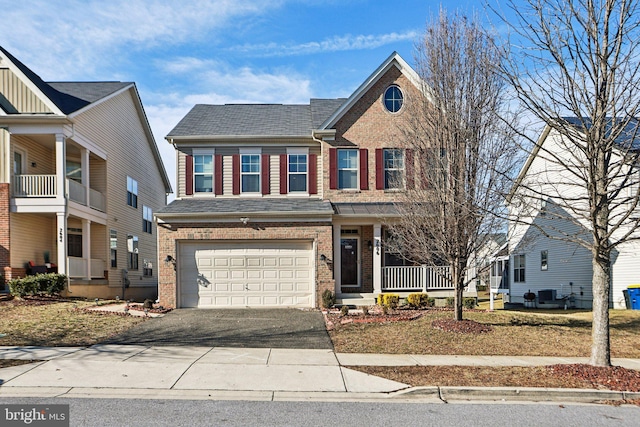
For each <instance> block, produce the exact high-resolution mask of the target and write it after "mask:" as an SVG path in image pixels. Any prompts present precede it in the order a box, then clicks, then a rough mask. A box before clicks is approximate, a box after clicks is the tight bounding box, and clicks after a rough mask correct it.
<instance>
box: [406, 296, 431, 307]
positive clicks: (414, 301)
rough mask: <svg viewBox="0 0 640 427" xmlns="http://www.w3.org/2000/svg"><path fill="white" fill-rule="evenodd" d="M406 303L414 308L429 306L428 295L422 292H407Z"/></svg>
mask: <svg viewBox="0 0 640 427" xmlns="http://www.w3.org/2000/svg"><path fill="white" fill-rule="evenodd" d="M407 304H409V305H410V306H411V307H415V308H421V307H429V295H427V294H426V293H424V292H422V293H415V294H409V295H407Z"/></svg>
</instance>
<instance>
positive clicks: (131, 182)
mask: <svg viewBox="0 0 640 427" xmlns="http://www.w3.org/2000/svg"><path fill="white" fill-rule="evenodd" d="M127 205H129V206H132V207H134V208H137V207H138V181H136V180H135V179H133V178H131V177H130V176H128V177H127Z"/></svg>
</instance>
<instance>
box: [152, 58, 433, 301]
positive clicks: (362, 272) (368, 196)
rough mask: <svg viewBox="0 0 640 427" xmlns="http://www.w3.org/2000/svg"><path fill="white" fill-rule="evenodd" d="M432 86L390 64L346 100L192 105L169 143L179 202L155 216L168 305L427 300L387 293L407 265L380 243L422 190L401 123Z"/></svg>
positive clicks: (403, 66) (398, 62)
mask: <svg viewBox="0 0 640 427" xmlns="http://www.w3.org/2000/svg"><path fill="white" fill-rule="evenodd" d="M422 87H423V86H422V81H421V79H420V78H419V76H418V75H417V73H416V72H415V71H414V70H413V69H412V68H411V67H410V66H409V65H408V64H407V63H406V62H405V61H404V60H403V59H402V58H401V57H400V56H399V55H398V54H397V53H393V54H392V55H391V56H389V58H387V60H385V61H384V62H383V63H382V64H381V65H380V67H378V69H376V70H375V71H374V72H373V73H372V74H371V75H370V76H369V77H368V78H367V79H366V80H365V81H364V82H363V83H362V84H361V85H360V87H358V89H357V90H356V91H355V92H354V93H353V94H352V95H351V96H350V97H349V98H344V99H311V100H310V102H309V104H304V105H251V104H245V105H196V106H195V107H194V108H193V109H192V110H191V111H190V112H189V113H188V114H187V115H186V116H185V117H184V118H183V119H182V120H181V121H180V122H179V123H178V125H177V126H176V127H175V128H174V129H173V130H172V131H171V132H170V133H169V134H168V135H167V137H166V138H167V140H168V141H169V142H170V143H172V144H173V145H174V146H175V149H176V152H177V166H178V167H177V170H178V172H177V174H178V177H177V178H178V179H177V186H178V189H177V197H176V200H175V201H173V202H172V203H171V204H170V205H169V206H167V207H166V208H165V209H163V210H162V211H160V212H158V213H157V218H158V237H159V245H158V246H159V254H160V258H161V260H162V259H163V257H164V262H162V261H161V262H160V263H159V264H160V281H159V283H160V285H159V286H160V289H159V295H160V302H161V304H164V305H168V306H178V307H247V306H249V307H253V306H256V307H257V306H296V307H316V306H319V305H320V301H321V299H320V298H321V294H322V292H323V291H324V290H325V289H329V290H331V291H333V292H335V293H336V295H337V296H338V298H339V299H343V300H344V299H346V298H348V297H358V298H360V300H359V301H360V303H366V302H373V296H375V295H377V294H379V293H380V292H383V291H385V290H390V289H395V290H411V289H413V290H415V289H416V288H420V285H417V284H416V282H415V281H412V283H410V284H409V283H407V284H406V286H404V287H403V286H400V287H397V286H396V285H397V280H395V281H394V284H392V283H390V278H392V276H393V274H392V273H395V272H394V271H391V270H392V269H393V268H394V267H397V266H398V264H402V262H399V261H400V260H399V258H398V257H397V256H394V254H390V253H385V248H384V244H383V239H384V233H385V227H384V224H385V223H386V222H387V221H390V220H393V218H394V216H397V214H396V210H395V208H394V202H396V201H398V200H399V194H401V192H402V191H403V190H404V189H405V188H408V187H410V186H412V185H414V182H415V177H414V171H415V164H416V159H414V156H413V155H412V150H410V149H408V148H406V147H405V144H404V143H403V138H402V136H401V132H400V131H399V129H400V127H399V124H400V123H399V121H401V120H403V114H404V113H405V112H406V111H407V110H408V108H407V106H406V104H407V103H408V102H411V99H412V98H414V99H415V97H417V96H423V95H422V92H421V90H422ZM398 268H404V267H398ZM406 268H417V269H420V268H421V267H406ZM385 269H387V270H386V271H385ZM405 273H407V274H414V273H413V272H411V273H410V272H408V271H407V272H405ZM394 277H395V276H394ZM406 277H408V276H406ZM392 285H393V286H392ZM367 297H368V299H367Z"/></svg>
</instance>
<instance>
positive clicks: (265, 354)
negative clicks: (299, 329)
mask: <svg viewBox="0 0 640 427" xmlns="http://www.w3.org/2000/svg"><path fill="white" fill-rule="evenodd" d="M0 359H21V360H40V361H41V362H34V363H31V364H26V365H21V366H15V367H10V368H4V369H0V385H1V386H0V398H1V397H27V396H28V397H112V398H115V397H118V398H138V399H140V398H143V399H219V400H230V399H232V400H236V399H242V400H323V401H333V400H348V401H372V400H380V399H384V400H393V401H421V402H425V401H429V402H448V401H452V400H465V401H466V400H473V401H492V400H493V401H495V400H498V401H502V400H520V401H522V400H533V401H554V402H558V401H562V402H567V403H570V402H596V401H600V400H621V399H625V398H627V399H630V398H640V393H622V392H610V391H600V390H567V389H524V388H513V387H512V388H495V387H494V388H482V387H410V386H409V385H407V384H402V383H399V382H395V381H390V380H387V379H384V378H380V377H376V376H372V375H367V374H364V373H361V372H358V371H355V370H352V369H349V368H346V367H345V366H356V365H385V366H414V365H435V366H442V365H466V366H494V367H500V366H535V365H548V364H555V363H584V362H586V359H582V358H565V357H504V356H477V357H476V356H428V355H389V354H350V353H337V354H336V353H334V352H333V351H331V350H310V349H278V348H271V349H270V348H222V347H175V346H174V347H149V346H140V345H94V346H91V347H88V348H84V347H0ZM613 363H614V365H620V366H624V367H627V368H631V369H639V370H640V360H635V359H614V360H613Z"/></svg>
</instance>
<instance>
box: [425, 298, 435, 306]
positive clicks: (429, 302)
mask: <svg viewBox="0 0 640 427" xmlns="http://www.w3.org/2000/svg"><path fill="white" fill-rule="evenodd" d="M435 306H436V299H435V298H432V297H429V298H427V307H435Z"/></svg>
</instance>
